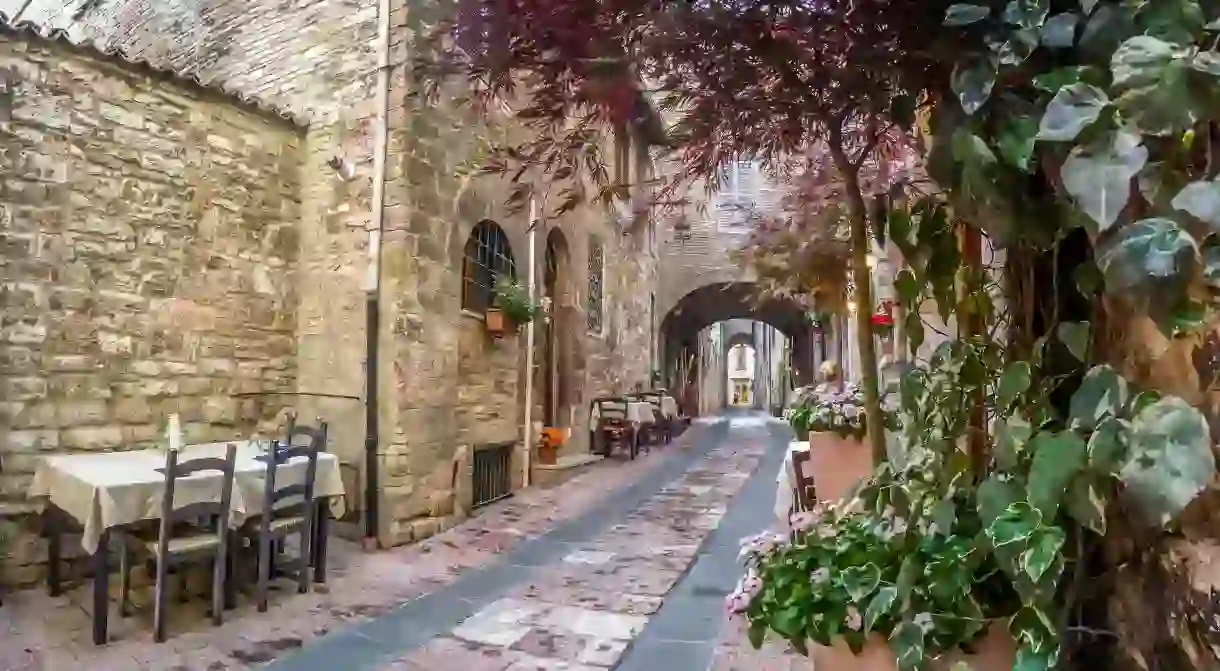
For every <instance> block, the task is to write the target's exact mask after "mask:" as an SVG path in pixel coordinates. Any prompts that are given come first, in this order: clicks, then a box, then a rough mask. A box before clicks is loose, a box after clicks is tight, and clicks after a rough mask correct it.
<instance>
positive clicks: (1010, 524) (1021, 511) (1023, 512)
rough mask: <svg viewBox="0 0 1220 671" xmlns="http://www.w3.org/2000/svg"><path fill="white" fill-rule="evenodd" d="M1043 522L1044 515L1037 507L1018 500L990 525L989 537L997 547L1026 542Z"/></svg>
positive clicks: (988, 528)
mask: <svg viewBox="0 0 1220 671" xmlns="http://www.w3.org/2000/svg"><path fill="white" fill-rule="evenodd" d="M1041 524H1042V515H1041V514H1040V513H1039V512H1038V510H1037V509H1036V508H1034V507H1032V506H1030V505H1029V504H1028V503H1026V502H1024V501H1017V502H1015V503H1012V504H1011V505H1009V506H1008V508H1007V509H1006V510H1005V511H1004V512H1003V513H1002V514H1000V516H999V517H997V518H995V521H993V522H992V523H991V524H990V525H988V527H987V530H986V533H987V538H988V539H989V540H991V544H992V545H994V546H996V547H1004V546H1007V545H1012V544H1014V543H1024V542H1025V541H1026V540H1027V539H1028V538H1029V537H1030V536H1031V535H1033V533H1034V530H1035V529H1037V528H1038V527H1039V526H1040V525H1041Z"/></svg>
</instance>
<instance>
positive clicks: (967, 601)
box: [726, 475, 1011, 669]
mask: <svg viewBox="0 0 1220 671" xmlns="http://www.w3.org/2000/svg"><path fill="white" fill-rule="evenodd" d="M883 481H887V477H886V476H885V475H882V476H881V479H876V478H875V479H874V480H873V481H872V482H871V483H870V485H869V487H871V488H873V489H872V491H873V492H874V493H876V492H879V491H880V489H878V487H879V486H881V483H882V482H883ZM891 484H892V483H891ZM870 498H871V497H870ZM875 503H876V501H875V500H873V501H869V500H868V499H866V498H855V499H853V500H852V501H851V502H850V503H849V504H847V505H842V504H839V505H837V506H836V505H833V504H821V505H820V506H819V507H818V508H817V509H815V510H814V511H812V512H800V513H796V514H795V515H793V517H792V520H791V521H792V529H793V534H792V536H791V538H789V537H787V536H783V535H778V534H762V535H760V536H753V537H750V538H747V539H745V540H744V541H743V543H742V551H741V555H740V558H741V559H742V560H743V561H744V563H745V565H746V573H745V575H744V576H743V577H742V578H741V580H740V582H739V583H738V585H737V589H735V590H734V592H733V593H732V594H731V595H730V596H729V597H728V599H727V602H726V608H727V610H728V611H729V614H730V616H740V617H744V618H746V620H748V621H749V638H750V641H751V643H752V644H753V645H754V646H755V647H757V646H760V645H761V644H762V640H763V637H764V636H765V635H766V633H767V632H768V631H774V632H775V633H777V634H779V635H780V636H782V637H783V638H785V639H787V640H788V641H789V642H790V643H791V644H792V646H793V647H794V648H795V649H797V650H798V651H800V652H802V653H804V654H808V650H807V648H806V645H807V642H808V641H810V640H812V641H813V642H815V643H818V644H820V645H826V646H829V645H833V644H834V643H835V642H836V640H842V641H843V642H845V643H846V644H847V645H848V646H849V647H850V648H851V649H852V650H853V651H855V652H857V653H858V652H859V651H860V650H862V649H863V647H864V645H865V642H866V641H867V639H868V637H869V636H870V635H878V636H881V637H883V638H885V639H888V640H889V643H890V646H891V648H892V649H893V651H894V653H895V656H896V657H897V659H898V661H899V665H900V667H901V668H903V669H921V668H924V667H925V664H926V663H927V662H928V661H930V660H931V659H933V658H935V657H937V656H939V655H940V654H941V653H945V652H948V651H951V650H954V649H956V648H959V647H963V646H969V645H970V644H971V642H973V641H974V640H976V639H977V638H978V637H980V636H982V635H983V634H984V633H985V631H986V628H987V626H988V620H989V619H991V618H994V617H997V616H999V615H1006V614H1011V605H1010V604H1011V599H1009V598H1007V597H1008V596H1009V595H1008V594H1006V592H1005V591H1004V587H1006V583H1005V582H1004V581H1003V580H1002V578H1001V577H1000V574H999V570H998V569H997V568H996V566H995V564H994V562H992V561H991V560H990V558H989V556H988V554H987V553H986V552H985V551H983V550H981V549H980V548H979V547H978V543H976V540H975V538H976V535H977V533H978V530H977V529H974V528H973V527H974V526H976V525H972V524H971V523H970V519H971V516H969V515H966V516H963V520H962V521H961V522H960V523H959V522H956V521H952V522H950V521H949V518H948V517H946V518H945V519H944V523H945V526H944V528H936V523H934V522H932V523H930V522H928V521H927V519H928V518H920V519H919V521H913V522H911V523H908V520H907V519H906V518H904V517H903V516H902V515H901V514H900V513H899V512H898V511H896V510H895V508H893V507H892V506H890V505H889V504H888V503H887V504H885V505H884V507H883V508H882V509H881V510H877V509H876V508H874V507H873V505H874V504H875Z"/></svg>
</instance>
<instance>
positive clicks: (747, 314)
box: [662, 282, 810, 342]
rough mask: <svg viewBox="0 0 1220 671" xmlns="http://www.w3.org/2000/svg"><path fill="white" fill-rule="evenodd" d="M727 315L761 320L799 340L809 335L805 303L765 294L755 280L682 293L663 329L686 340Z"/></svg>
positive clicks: (666, 332)
mask: <svg viewBox="0 0 1220 671" xmlns="http://www.w3.org/2000/svg"><path fill="white" fill-rule="evenodd" d="M728 319H753V320H755V321H760V322H763V323H765V324H770V325H771V326H774V327H775V328H776V329H779V331H780V332H782V333H783V334H784V335H786V336H788V337H789V338H793V339H798V340H799V339H801V337H802V336H805V335H808V333H809V331H808V329H809V326H810V322H809V318H808V316H807V314H806V311H805V308H804V306H802V305H801V304H800V303H798V302H797V301H795V300H791V299H782V298H770V297H763V296H761V295H760V292H759V290H758V286H757V285H756V284H754V283H753V282H724V283H717V284H709V285H706V286H702V287H699V288H698V289H695V290H694V291H692V292H690V293H688V294H687V295H685V296H683V297H682V299H681V300H680V301H678V304H677V305H675V306H674V308H673V309H672V310H670V311H669V314H667V315H665V319H664V321H663V322H662V329H663V330H664V332H665V335H666V336H667V337H668V338H671V339H672V340H673V341H675V342H687V341H691V340H694V338H695V336H696V335H697V334H698V333H699V331H701V330H703V329H704V328H707V327H708V326H711V325H712V324H715V323H716V322H721V321H725V320H728Z"/></svg>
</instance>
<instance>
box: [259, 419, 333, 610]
mask: <svg viewBox="0 0 1220 671" xmlns="http://www.w3.org/2000/svg"><path fill="white" fill-rule="evenodd" d="M326 434H327V424H326V422H322V423H321V424H320V425H319V426H318V427H316V428H315V427H309V426H297V424H296V417H295V416H294V415H290V416H289V418H288V429H287V431H286V434H285V439H284V440H282V441H279V442H277V443H275V444H274V445H273V448H274V449H272V450H269V451H268V453H267V455H266V457H265V458H266V461H267V476H266V479H265V480H264V486H263V511H262V514H261V515H259V516H258V517H257V518H256V519H253V520H250V521H249V522H248V523H247V524H246V526H245V527H244V528H243V529H242V532H243V535H244V536H245V537H246V538H248V539H249V540H250V542H251V547H253V548H255V550H256V551H257V553H258V583H257V585H256V587H255V599H256V600H257V602H258V610H259V612H260V613H261V612H266V611H267V592H268V590H269V589H270V585H271V580H272V578H274V577H277V574H278V572H279V571H280V570H282V569H284V568H289V569H290V570H291V571H292V572H293V573H295V575H294V577H295V578H296V580H297V591H298V592H300V593H301V594H305V593H306V592H308V591H309V582H310V570H311V568H312V566H311V560H312V557H313V548H314V544H315V543H317V542H318V539H316V538H314V532H315V530H316V525H315V520H314V516H315V514H316V513H317V502H316V501H315V500H314V481H315V479H316V476H317V472H318V454H319V453H321V452H325V451H326ZM301 437H304V438H306V439H307V440H308V443H307V444H300V443H298V442H297V441H298V439H299V438H301ZM298 457H304V458H305V459H306V460H307V461H306V466H305V479H304V481H303V482H298V483H295V484H291V485H283V486H281V485H280V484H279V483H278V482H277V474H278V472H279V467H280V466H281V465H283V464H285V463H287V462H289V461H290V460H292V459H296V458H298ZM290 499H291V501H290V502H289V503H288V504H287V505H285V504H284V502H285V501H289V500H290ZM293 534H297V535H298V536H299V539H300V543H299V551H298V556H297V557H296V558H295V559H294V560H292V561H291V562H290V563H289V564H288V565H287V566H285V565H284V563H283V562H281V561H277V560H276V558H275V557H274V556H273V555H278V554H279V549H280V548H282V547H283V544H284V541H285V540H287V539H288V537H290V536H292V535H293ZM273 545H274V546H275V547H273ZM273 550H274V552H273Z"/></svg>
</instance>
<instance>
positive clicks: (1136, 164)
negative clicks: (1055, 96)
mask: <svg viewBox="0 0 1220 671" xmlns="http://www.w3.org/2000/svg"><path fill="white" fill-rule="evenodd" d="M1147 161H1148V149H1147V148H1146V147H1144V146H1143V145H1142V144H1140V138H1139V136H1137V135H1133V134H1131V133H1127V132H1123V131H1119V132H1117V133H1115V134H1114V136H1113V138H1112V140H1111V143H1110V146H1109V147H1107V148H1104V149H1101V150H1095V151H1093V152H1091V153H1085V151H1084V150H1083V149H1082V148H1080V147H1077V148H1076V149H1074V150H1072V153H1071V155H1069V156H1068V158H1067V160H1066V161H1064V163H1063V169H1062V176H1063V187H1064V189H1066V190H1067V192H1068V193H1069V194H1071V196H1072V198H1073V199H1075V201H1076V204H1077V206H1078V207H1079V208H1080V209H1081V210H1082V211H1084V213H1085V214H1087V215H1089V217H1090V218H1091V219H1092V220H1093V221H1095V222H1097V226H1098V232H1103V233H1104V232H1105V231H1106V230H1108V229H1109V228H1110V227H1111V226H1113V225H1114V222H1116V221H1117V220H1118V215H1119V213H1120V212H1122V210H1123V208H1124V207H1126V205H1127V199H1128V198H1129V197H1130V195H1131V178H1132V177H1135V176H1136V175H1137V174H1139V171H1140V169H1142V168H1143V167H1144V164H1145V163H1147Z"/></svg>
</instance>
